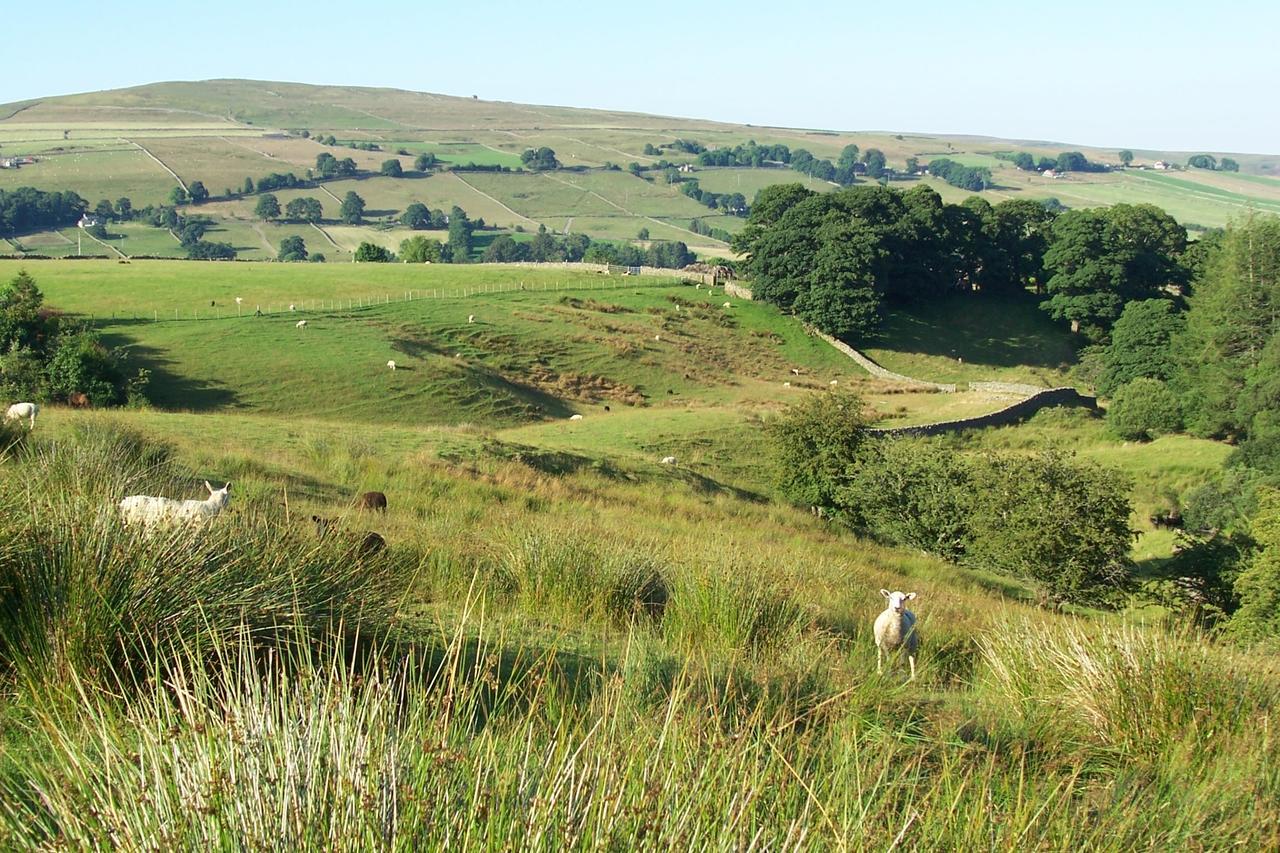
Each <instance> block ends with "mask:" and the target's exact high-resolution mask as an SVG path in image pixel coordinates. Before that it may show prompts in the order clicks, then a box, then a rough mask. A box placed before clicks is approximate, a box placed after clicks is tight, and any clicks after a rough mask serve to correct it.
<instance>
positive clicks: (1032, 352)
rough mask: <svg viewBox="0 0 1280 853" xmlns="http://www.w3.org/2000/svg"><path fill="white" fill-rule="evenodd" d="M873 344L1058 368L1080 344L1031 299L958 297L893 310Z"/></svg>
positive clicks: (1001, 364)
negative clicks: (1077, 344)
mask: <svg viewBox="0 0 1280 853" xmlns="http://www.w3.org/2000/svg"><path fill="white" fill-rule="evenodd" d="M872 346H873V348H876V349H884V350H891V351H894V352H904V353H918V354H922V355H933V356H944V357H947V358H952V359H954V358H963V359H964V361H965V362H967V363H972V364H983V365H992V366H995V367H1042V368H1059V367H1062V366H1063V365H1065V364H1070V363H1072V362H1074V361H1075V355H1076V349H1075V347H1076V344H1075V341H1073V340H1072V339H1071V337H1070V335H1069V334H1068V333H1067V332H1066V331H1065V330H1064V329H1062V328H1060V327H1058V326H1057V325H1055V324H1054V323H1053V321H1051V320H1050V319H1049V318H1048V317H1047V316H1045V315H1044V313H1043V312H1041V311H1040V308H1039V301H1038V300H1037V299H1036V298H1035V297H1032V296H1030V295H1028V296H1026V297H1019V298H1011V299H997V298H981V297H977V298H975V297H973V296H953V297H950V298H945V299H939V300H937V301H936V302H931V303H926V304H914V305H909V306H902V307H898V308H895V309H894V310H892V311H890V312H889V313H888V315H887V316H886V318H885V323H884V328H883V329H882V331H881V333H880V335H879V337H878V338H877V340H876V341H875V342H874V343H873V344H872Z"/></svg>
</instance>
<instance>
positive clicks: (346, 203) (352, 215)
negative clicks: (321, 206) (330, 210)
mask: <svg viewBox="0 0 1280 853" xmlns="http://www.w3.org/2000/svg"><path fill="white" fill-rule="evenodd" d="M338 216H339V218H341V219H342V221H343V222H345V223H346V224H347V225H359V224H360V223H361V222H363V221H364V199H362V198H361V197H360V196H359V195H357V194H356V191H355V190H347V194H346V195H345V196H343V198H342V205H341V206H340V207H339V208H338Z"/></svg>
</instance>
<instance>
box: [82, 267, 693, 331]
mask: <svg viewBox="0 0 1280 853" xmlns="http://www.w3.org/2000/svg"><path fill="white" fill-rule="evenodd" d="M688 280H689V279H688V278H687V277H682V276H680V275H678V274H677V275H672V276H669V277H667V278H659V277H656V276H634V277H631V276H612V275H603V276H601V277H600V278H599V279H598V280H593V279H583V280H577V281H562V280H558V281H534V282H526V281H520V282H510V283H494V284H483V285H477V286H473V287H455V288H413V289H410V290H405V291H403V292H401V293H394V294H393V293H385V292H384V293H383V294H381V295H373V296H346V297H336V296H335V297H328V298H313V299H298V300H295V301H292V302H288V301H279V302H276V301H274V300H273V301H271V302H266V303H252V304H251V303H250V302H249V301H248V300H243V301H241V302H239V303H230V304H221V303H217V302H216V301H211V303H210V304H209V305H206V306H199V307H186V308H184V307H176V306H175V307H173V308H164V309H160V308H152V309H150V310H146V309H143V310H137V309H134V310H128V309H126V310H117V311H112V312H111V313H110V315H109V316H108V314H107V313H106V312H103V313H100V314H99V313H93V314H90V315H89V319H90V321H91V322H94V323H106V322H112V321H116V322H118V321H122V320H123V321H133V322H146V321H150V322H154V323H159V322H174V321H188V322H191V321H201V320H203V321H209V320H228V319H230V320H234V319H237V318H245V317H266V316H274V315H280V314H293V315H301V314H311V315H313V316H314V315H315V314H318V313H332V312H337V311H342V312H347V313H350V312H352V311H364V310H368V309H374V308H378V307H379V306H386V305H392V304H396V303H405V302H418V301H421V300H427V299H432V300H439V299H466V298H469V297H474V296H490V295H497V294H505V293H554V292H564V291H572V290H589V291H595V290H622V289H625V288H632V289H635V288H639V287H647V288H656V287H671V286H673V285H678V284H681V283H685V282H687V281H688Z"/></svg>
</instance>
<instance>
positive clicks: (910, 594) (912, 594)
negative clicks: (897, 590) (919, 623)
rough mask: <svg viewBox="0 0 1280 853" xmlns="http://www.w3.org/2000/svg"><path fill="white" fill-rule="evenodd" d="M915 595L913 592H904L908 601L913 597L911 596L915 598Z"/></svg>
mask: <svg viewBox="0 0 1280 853" xmlns="http://www.w3.org/2000/svg"><path fill="white" fill-rule="evenodd" d="M915 597H916V594H915V593H914V592H909V593H907V594H906V599H907V601H910V600H911V599H913V598H915Z"/></svg>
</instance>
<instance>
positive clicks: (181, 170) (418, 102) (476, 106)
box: [0, 80, 1280, 258]
mask: <svg viewBox="0 0 1280 853" xmlns="http://www.w3.org/2000/svg"><path fill="white" fill-rule="evenodd" d="M304 129H305V130H306V131H307V132H308V135H309V138H304V137H303V136H302V131H303V130H304ZM328 135H333V136H334V137H335V139H336V140H337V141H338V146H337V147H329V146H326V145H322V144H320V142H319V141H317V140H318V138H319V137H322V136H328ZM677 138H686V139H696V140H697V141H699V142H700V143H701V144H703V145H705V146H708V147H711V148H716V147H723V146H733V145H736V144H741V143H744V142H746V141H748V140H755V141H757V142H760V143H762V144H764V143H768V144H772V143H782V144H786V145H788V146H789V147H790V148H792V149H793V150H795V149H798V148H805V149H808V150H809V151H811V152H812V153H813V154H814V155H815V156H818V157H825V158H835V157H836V156H837V155H838V154H839V152H840V150H841V149H842V148H843V147H844V146H845V145H847V144H850V143H854V144H857V145H859V146H860V147H861V148H862V149H863V150H866V149H868V148H879V149H880V150H882V151H883V152H884V153H885V155H886V157H887V158H888V165H889V166H890V167H893V168H897V169H902V168H903V167H904V164H905V161H906V159H907V158H909V157H914V158H917V159H918V160H919V161H920V162H921V163H928V162H929V161H930V160H932V159H934V158H936V157H949V158H951V159H954V160H957V161H960V162H963V163H966V164H969V165H978V166H986V167H988V168H990V169H991V171H992V174H993V177H994V179H995V182H996V186H995V187H993V188H991V189H989V190H987V191H986V192H985V193H984V196H986V197H988V198H990V199H991V200H992V201H999V200H1002V199H1007V198H1039V199H1046V198H1057V199H1058V200H1059V201H1061V202H1062V203H1063V204H1066V205H1067V206H1069V207H1088V206H1095V205H1107V204H1114V203H1117V202H1151V203H1154V204H1158V205H1160V206H1161V207H1164V208H1165V209H1167V210H1168V211H1169V212H1170V213H1171V214H1173V215H1174V216H1175V217H1176V218H1177V219H1178V220H1179V221H1181V222H1184V223H1187V224H1189V225H1192V226H1197V227H1213V226H1220V225H1222V224H1224V223H1225V222H1227V221H1228V220H1229V219H1231V218H1233V217H1237V216H1240V215H1242V214H1243V213H1245V212H1246V211H1248V210H1250V209H1256V210H1264V211H1273V210H1280V156H1276V155H1267V154H1256V155H1254V154H1240V153H1231V152H1214V153H1217V154H1230V156H1232V157H1233V158H1234V159H1236V160H1237V161H1238V162H1239V163H1240V166H1241V168H1242V169H1243V170H1244V171H1243V172H1241V173H1239V174H1234V173H1219V172H1203V171H1199V170H1187V171H1182V172H1178V173H1176V175H1170V174H1167V173H1159V172H1154V171H1141V170H1138V169H1130V170H1125V171H1114V172H1109V173H1102V174H1092V173H1071V174H1069V175H1066V176H1064V177H1061V178H1058V179H1050V178H1045V177H1042V176H1041V175H1039V174H1037V173H1024V172H1020V171H1018V170H1017V169H1015V168H1013V166H1012V164H1011V163H1009V162H1008V161H1007V160H1004V159H1000V158H998V157H997V156H996V155H997V154H1001V153H1007V152H1013V151H1028V152H1030V153H1032V154H1033V155H1035V156H1037V157H1039V156H1051V157H1056V156H1057V154H1058V153H1060V152H1061V151H1064V150H1081V151H1083V152H1084V153H1085V154H1086V155H1087V156H1088V157H1089V158H1090V159H1091V160H1095V161H1100V162H1104V163H1113V164H1114V163H1117V162H1118V161H1117V151H1116V150H1111V149H1098V148H1090V147H1081V146H1076V145H1070V144H1067V143H1062V144H1054V143H1044V142H1026V141H1019V140H997V139H990V138H984V137H959V136H937V135H923V134H893V133H865V132H833V131H826V130H806V129H793V128H769V127H746V126H736V125H731V124H723V123H716V122H705V121H697V120H688V119H675V118H667V117H660V116H647V115H640V114H633V113H618V112H611V111H607V110H586V109H570V108H564V107H545V106H526V105H520V104H511V103H505V102H492V101H481V100H476V99H472V98H465V97H462V98H459V97H449V96H442V95H432V94H426V93H417V92H405V91H400V90H392V89H362V88H358V87H329V86H308V85H303V84H295V83H270V82H261V81H245V80H214V81H203V82H188V83H160V84H154V85H149V86H140V87H135V88H132V89H123V90H116V91H109V92H96V93H87V94H83V95H72V96H65V97H56V98H47V99H40V100H36V101H31V102H26V103H23V104H10V105H0V156H13V155H33V156H35V157H36V158H37V162H36V163H34V164H32V165H28V166H24V167H22V168H20V169H6V170H0V189H12V188H15V187H19V186H35V187H38V188H41V189H45V190H74V191H76V192H78V193H80V194H81V195H82V196H84V197H85V198H87V199H89V200H90V201H91V203H96V202H97V200H98V199H101V198H110V199H112V200H114V199H116V198H118V197H120V196H122V195H127V196H129V197H130V198H131V200H132V201H133V203H134V205H135V206H137V207H141V206H143V205H145V204H149V203H160V202H163V201H165V200H166V199H167V198H168V196H169V193H170V192H171V191H172V189H173V188H174V187H175V186H177V184H178V180H177V179H175V177H174V175H176V176H177V178H178V179H181V180H182V181H183V182H186V183H190V182H191V181H195V180H199V181H202V182H203V183H204V184H205V186H206V187H207V188H208V189H209V191H210V192H211V193H212V194H213V195H214V196H215V199H214V200H213V201H211V202H210V203H207V204H205V205H203V206H200V207H199V208H196V209H193V210H192V211H190V212H198V213H203V214H208V215H212V216H214V217H217V218H219V219H227V220H231V221H228V223H227V226H226V232H227V233H225V234H223V235H222V237H220V238H219V239H222V240H224V241H226V242H232V243H233V244H234V245H236V246H237V248H238V249H239V250H240V251H241V252H242V253H243V256H244V257H247V258H265V257H270V256H272V255H273V254H274V251H275V247H276V246H278V240H276V239H275V238H276V236H278V235H277V234H272V233H270V232H268V236H267V237H266V238H263V237H261V236H260V235H259V234H258V232H257V230H254V229H253V228H252V227H251V226H248V225H246V224H245V223H244V222H236V221H234V220H245V221H246V222H247V221H248V220H251V219H252V210H253V205H254V204H255V202H256V198H255V197H253V196H250V197H247V198H230V199H223V198H222V196H223V193H224V190H233V191H239V189H240V188H241V187H242V186H243V184H244V179H245V178H246V177H248V178H252V179H254V180H257V179H258V178H260V177H261V176H263V175H265V174H267V173H270V172H286V171H293V172H294V173H295V174H297V175H299V176H300V177H302V176H304V175H305V173H306V171H307V170H308V169H309V168H312V167H314V165H315V160H316V157H317V155H319V154H321V153H324V152H329V153H332V154H335V155H336V156H338V157H351V158H352V159H353V160H355V161H356V163H357V166H358V167H359V168H360V169H361V170H363V171H364V172H366V173H367V174H366V175H364V176H362V179H361V180H350V181H340V182H332V183H329V184H326V185H325V187H324V189H311V190H308V191H306V194H308V195H312V196H315V197H317V198H319V199H320V200H321V201H322V203H323V204H324V206H325V216H326V217H327V218H328V219H329V220H330V222H332V221H333V220H334V219H335V218H336V216H337V211H336V208H337V201H336V199H337V198H341V197H342V195H343V194H344V193H345V192H347V191H348V190H355V191H356V192H358V193H359V194H360V195H361V196H363V197H364V198H365V200H366V202H367V203H368V206H369V208H370V210H371V213H370V217H371V218H372V219H374V220H383V219H391V220H394V218H395V217H396V216H398V215H399V213H400V212H401V211H403V210H404V208H405V207H407V206H408V205H409V204H411V203H414V202H421V203H424V204H428V205H430V206H431V207H442V208H444V209H446V210H447V209H449V208H450V207H452V206H453V205H455V204H456V205H459V206H461V207H462V208H463V209H464V210H466V211H467V212H468V214H469V215H470V216H471V217H472V218H483V219H484V220H485V221H486V222H487V223H490V224H495V225H498V226H501V227H503V228H508V229H510V228H515V227H516V226H520V227H523V228H526V229H530V230H536V229H537V227H538V226H539V225H545V226H546V227H547V228H548V229H549V230H552V231H555V232H559V233H569V232H576V233H586V234H589V235H591V236H593V237H597V238H602V239H620V240H635V239H636V235H637V234H638V232H639V230H640V229H641V228H647V229H649V231H650V235H651V237H652V238H653V239H662V240H684V241H685V242H686V243H688V244H689V245H690V246H692V247H695V249H696V250H697V251H698V252H699V253H700V254H702V255H704V256H713V255H726V254H727V253H728V246H727V245H726V244H725V243H724V242H722V241H720V240H714V239H711V238H708V237H699V236H697V235H695V234H693V233H692V232H691V231H690V220H692V219H695V218H696V219H701V220H703V222H704V223H705V224H707V225H709V226H711V227H713V228H718V229H722V230H725V231H729V232H734V231H736V230H737V229H738V228H739V227H740V226H741V220H740V219H738V218H736V217H732V216H725V215H722V214H720V213H718V212H717V211H713V210H709V209H708V208H706V207H704V206H702V205H701V204H699V203H697V202H694V201H692V200H691V199H689V198H687V197H685V196H684V195H682V194H680V193H679V192H678V191H677V189H676V188H675V187H673V186H668V185H666V184H665V183H663V182H662V181H661V180H656V181H653V182H646V181H643V180H641V179H639V178H636V177H634V176H632V175H630V174H629V173H627V172H625V171H607V170H604V167H605V166H606V165H607V164H614V165H616V166H620V167H622V168H623V169H625V168H626V167H627V165H628V164H630V163H633V162H634V163H639V164H641V165H649V164H652V163H654V162H655V161H656V159H657V158H656V157H655V156H652V155H646V154H644V149H645V146H646V145H662V144H664V143H670V142H672V141H674V140H675V139H677ZM1117 142H1118V147H1119V146H1120V145H1122V143H1123V140H1118V141H1117ZM351 143H358V144H362V145H363V144H374V145H377V146H378V147H379V149H380V150H377V151H365V150H359V149H354V148H349V147H345V146H347V145H348V144H351ZM544 145H545V146H549V147H551V148H552V149H554V150H555V151H556V152H557V155H558V157H559V159H560V161H561V162H562V163H563V164H564V165H565V166H566V167H570V168H575V169H583V170H586V171H581V172H572V171H561V172H558V173H555V174H550V175H538V176H533V175H522V174H512V173H505V174H497V173H482V172H452V171H449V169H450V168H451V167H453V166H465V165H467V164H476V165H498V166H505V167H507V168H516V167H518V166H519V165H520V161H519V155H520V153H521V152H522V151H524V150H525V149H526V148H530V147H532V148H537V147H539V146H544ZM401 151H404V152H406V153H404V154H400V153H399V152H401ZM427 151H430V152H432V153H434V154H435V155H436V156H437V157H438V158H440V160H442V161H443V162H444V164H445V166H446V168H445V171H443V172H442V173H437V174H435V175H434V176H432V177H431V178H429V179H425V178H422V177H421V176H412V177H406V178H403V179H390V178H381V177H372V176H371V175H374V174H376V172H377V171H378V169H379V168H380V166H381V163H382V162H383V161H384V160H386V159H390V158H398V159H399V160H400V161H401V163H402V165H403V166H404V167H405V168H406V169H407V168H409V167H410V166H411V165H412V161H413V157H414V156H416V155H417V154H419V153H423V152H427ZM1191 153H1195V152H1170V151H1136V152H1135V155H1136V157H1137V160H1136V162H1137V163H1142V164H1150V163H1153V162H1155V161H1156V160H1158V159H1164V160H1169V161H1172V162H1176V163H1184V162H1185V161H1186V159H1187V157H1188V156H1189V154H1191ZM662 156H663V158H665V159H668V160H670V161H672V162H677V163H679V162H687V161H691V160H693V159H694V158H693V157H692V156H691V155H688V154H683V153H681V152H678V151H667V152H665V153H664V154H663V155H662ZM692 177H695V178H697V179H698V180H699V182H700V183H701V184H702V186H703V187H704V188H705V189H707V190H711V191H714V192H741V193H743V194H744V195H745V196H746V197H747V198H748V199H751V198H752V197H754V194H755V193H756V192H757V191H758V190H759V189H761V188H762V187H764V186H768V185H770V184H773V183H778V182H787V181H796V180H799V181H802V182H804V183H806V184H807V185H809V186H812V187H813V188H815V189H830V188H832V187H831V185H828V184H824V183H823V182H821V181H814V180H813V179H811V178H805V177H803V176H801V175H798V174H797V173H795V172H793V171H791V170H790V169H787V168H761V169H736V168H735V169H717V168H708V169H699V170H698V171H696V172H695V173H694V174H693V175H692ZM917 180H926V181H928V182H929V183H930V184H931V185H932V186H934V188H935V189H937V190H938V191H939V192H940V193H942V194H943V196H944V197H945V198H947V199H948V200H959V199H961V198H963V197H965V196H966V195H968V193H967V192H965V191H962V190H957V189H955V188H953V187H950V186H947V185H946V184H945V183H943V182H941V181H939V180H936V179H933V178H923V179H920V178H917V179H914V180H912V181H903V182H900V183H898V184H896V185H898V186H903V187H906V186H910V185H912V184H913V183H914V182H915V181H917ZM324 190H328V193H326V192H324ZM329 193H332V195H330V194H329ZM292 195H295V193H285V194H281V202H282V204H283V203H284V202H285V201H286V200H287V198H286V196H289V197H292ZM388 234H389V235H390V236H386V235H384V236H383V237H381V238H380V239H378V240H376V241H375V242H384V243H386V244H388V245H392V246H394V245H397V244H398V242H399V240H400V239H403V237H404V236H406V232H404V231H403V230H393V231H391V232H388ZM5 236H6V237H7V236H10V235H5ZM12 236H16V237H18V238H19V240H18V243H19V246H20V248H21V250H23V251H27V252H30V253H41V254H53V255H61V254H65V250H63V249H60V248H58V247H60V246H63V245H65V244H64V242H63V241H62V240H61V239H60V238H59V237H58V236H57V235H56V234H40V235H12ZM161 236H163V235H158V236H154V237H149V238H147V239H146V240H139V241H137V242H136V243H134V244H129V243H128V242H127V241H126V242H125V244H124V246H123V248H124V249H125V250H126V252H127V253H128V251H129V250H130V249H133V248H135V247H136V249H141V248H142V247H143V246H144V245H145V246H146V247H147V248H148V249H150V250H152V251H153V252H156V253H160V254H173V255H179V254H181V253H182V249H181V247H178V246H176V245H175V244H170V243H166V242H165V241H163V240H162V239H160V237H161ZM314 236H316V237H317V238H319V239H320V240H321V242H326V241H324V240H323V238H322V237H320V235H318V234H316V235H314ZM336 242H337V243H338V244H339V245H340V246H341V248H338V247H335V246H332V245H330V246H329V247H328V250H327V251H330V252H331V253H332V252H339V253H340V254H342V253H346V252H349V251H351V250H352V249H353V248H354V244H353V245H348V242H349V241H347V240H342V239H338V240H336ZM355 242H356V243H358V242H359V241H358V240H357V241H355ZM50 247H53V248H52V249H51V250H50V251H46V250H47V249H50ZM13 248H15V249H17V247H13ZM132 253H134V254H143V253H144V252H142V251H133V252H132Z"/></svg>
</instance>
